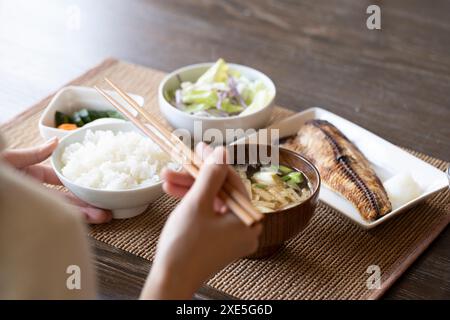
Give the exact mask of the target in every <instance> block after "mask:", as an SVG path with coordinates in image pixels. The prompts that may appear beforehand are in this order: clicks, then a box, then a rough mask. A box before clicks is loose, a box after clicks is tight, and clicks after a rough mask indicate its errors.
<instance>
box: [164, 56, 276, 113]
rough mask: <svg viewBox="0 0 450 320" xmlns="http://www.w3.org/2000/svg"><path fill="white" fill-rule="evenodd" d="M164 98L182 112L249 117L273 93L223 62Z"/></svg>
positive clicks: (260, 83) (266, 102) (217, 63)
mask: <svg viewBox="0 0 450 320" xmlns="http://www.w3.org/2000/svg"><path fill="white" fill-rule="evenodd" d="M164 95H165V97H166V99H168V100H169V101H170V102H171V103H172V104H173V105H174V106H176V107H177V108H179V109H180V110H182V111H185V112H188V113H191V114H197V115H201V116H211V117H227V116H233V115H238V114H240V115H246V114H250V113H253V112H256V111H258V110H260V109H262V108H264V107H266V106H267V105H268V104H269V103H270V101H271V99H272V98H273V92H271V91H270V90H269V89H267V88H266V86H265V85H264V83H263V82H262V81H261V80H250V79H248V78H247V77H245V76H244V75H242V74H241V73H240V72H239V71H237V70H233V69H230V67H229V66H228V65H227V63H226V62H225V61H224V60H223V59H219V60H217V62H216V63H215V64H214V65H213V66H211V67H210V68H209V69H208V70H207V71H206V72H205V73H204V74H202V75H201V76H200V77H199V78H198V79H197V81H195V83H192V82H189V81H184V82H181V83H180V88H179V89H177V90H174V91H171V92H165V93H164Z"/></svg>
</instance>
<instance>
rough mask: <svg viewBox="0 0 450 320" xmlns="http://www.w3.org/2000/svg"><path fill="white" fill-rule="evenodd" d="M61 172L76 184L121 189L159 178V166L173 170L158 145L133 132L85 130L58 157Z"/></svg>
mask: <svg viewBox="0 0 450 320" xmlns="http://www.w3.org/2000/svg"><path fill="white" fill-rule="evenodd" d="M61 162H62V165H63V166H62V169H61V172H62V174H63V175H64V176H65V177H66V178H68V179H69V180H71V181H73V182H75V183H76V184H78V185H81V186H85V187H90V188H96V189H105V190H124V189H131V188H135V187H137V186H141V185H145V184H154V183H157V182H159V181H160V180H161V178H160V172H161V169H162V168H163V167H168V168H171V169H177V168H178V165H177V164H176V163H174V162H172V161H171V160H170V158H169V156H168V155H167V154H166V153H164V152H163V151H162V150H161V149H160V148H159V147H158V145H156V144H155V143H154V142H153V141H151V140H150V139H148V138H146V137H144V136H142V135H140V134H138V133H137V132H118V133H116V134H114V132H112V131H101V130H99V131H91V130H88V131H87V132H86V135H85V137H84V140H83V141H82V142H81V143H78V142H77V143H73V144H70V145H68V146H67V147H66V148H65V149H64V151H63V153H62V156H61Z"/></svg>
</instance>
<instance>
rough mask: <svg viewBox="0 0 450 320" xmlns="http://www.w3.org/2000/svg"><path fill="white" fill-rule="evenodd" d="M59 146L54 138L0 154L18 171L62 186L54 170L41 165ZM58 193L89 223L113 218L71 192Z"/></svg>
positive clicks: (108, 213)
mask: <svg viewBox="0 0 450 320" xmlns="http://www.w3.org/2000/svg"><path fill="white" fill-rule="evenodd" d="M57 146H58V139H56V138H54V139H51V140H49V141H47V142H46V143H44V144H42V145H40V146H37V147H32V148H27V149H10V150H5V151H3V152H2V153H1V154H0V157H1V158H2V159H3V160H4V161H6V162H7V163H9V164H10V165H12V166H13V167H15V168H16V169H18V170H20V171H22V172H24V173H25V174H27V175H29V176H31V177H33V178H35V179H37V180H39V181H40V182H43V183H48V184H53V185H60V184H61V181H59V179H58V176H57V175H56V173H55V172H54V171H53V169H52V168H50V167H49V166H46V165H43V164H42V163H41V162H43V161H44V160H46V159H47V158H48V157H49V156H50V155H51V154H52V152H53V150H55V148H56V147H57ZM58 193H59V194H63V195H64V197H65V198H66V199H67V200H69V202H70V203H71V204H72V205H74V206H75V207H77V209H78V211H79V212H80V213H82V214H83V215H84V216H85V217H86V220H87V222H88V223H104V222H108V221H110V220H111V218H112V215H111V212H110V211H108V210H103V209H99V208H95V207H93V206H91V205H89V204H87V203H86V202H84V201H82V200H80V199H78V198H77V197H76V196H75V195H74V194H73V193H71V192H62V191H58Z"/></svg>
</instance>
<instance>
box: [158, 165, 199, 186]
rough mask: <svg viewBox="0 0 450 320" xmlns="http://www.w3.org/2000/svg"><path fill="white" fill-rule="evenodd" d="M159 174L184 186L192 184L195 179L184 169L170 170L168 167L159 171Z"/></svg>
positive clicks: (168, 180) (166, 179)
mask: <svg viewBox="0 0 450 320" xmlns="http://www.w3.org/2000/svg"><path fill="white" fill-rule="evenodd" d="M161 175H162V177H163V179H164V180H165V181H167V182H169V183H173V184H177V185H179V186H184V187H190V186H192V185H193V184H194V181H195V179H194V178H193V177H192V176H191V175H190V174H189V173H187V172H186V171H172V170H169V169H164V170H163V171H162V172H161Z"/></svg>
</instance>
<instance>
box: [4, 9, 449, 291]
mask: <svg viewBox="0 0 450 320" xmlns="http://www.w3.org/2000/svg"><path fill="white" fill-rule="evenodd" d="M371 4H377V5H379V6H380V7H381V30H369V29H368V28H367V27H366V19H367V17H368V15H367V14H366V8H367V7H368V6H369V5H371ZM108 56H114V57H117V58H120V59H124V60H128V61H131V62H134V63H138V64H143V65H146V66H149V67H152V68H156V69H160V70H163V71H170V70H173V69H175V68H177V67H180V66H183V65H186V64H191V63H195V62H203V61H213V60H216V59H217V58H218V57H223V58H225V59H226V60H228V61H232V62H237V63H241V64H245V65H250V66H252V67H255V68H257V69H259V70H261V71H263V72H265V73H266V74H268V75H269V76H270V77H271V78H272V79H273V80H274V81H275V83H276V86H277V99H278V103H279V104H280V105H283V106H286V107H289V108H291V109H293V110H303V109H305V108H308V107H313V106H324V107H326V108H327V109H328V110H330V111H332V112H335V113H337V114H339V115H341V116H343V117H345V118H347V119H350V120H351V121H354V122H356V123H357V124H359V125H361V126H363V127H365V128H367V129H368V130H370V131H372V132H374V133H376V134H378V135H380V136H382V137H383V138H385V139H387V140H389V141H391V142H393V143H395V144H398V145H401V146H405V147H409V148H412V149H415V150H417V151H421V152H424V153H427V154H429V155H432V156H435V157H438V158H441V159H444V160H450V1H448V0H436V1H433V2H428V1H423V0H398V1H381V0H370V1H369V0H362V1H361V0H359V1H355V0H315V1H300V0H264V1H263V0H259V1H258V0H246V1H238V0H228V1H217V0H202V1H199V0H134V1H121V0H108V1H107V0H103V1H88V0H72V1H58V0H54V1H49V0H48V1H24V0H20V1H17V0H14V1H13V0H10V1H8V0H0V83H1V86H0V122H3V121H6V120H8V119H9V118H11V117H13V116H14V115H16V114H18V113H19V112H21V111H23V110H24V109H25V108H27V106H29V105H31V104H33V103H34V102H36V101H37V100H40V99H41V98H42V97H44V96H46V95H48V94H49V93H50V92H52V91H54V90H56V89H57V88H58V87H59V86H61V84H63V83H66V82H68V81H69V80H70V79H71V78H74V77H75V76H77V75H78V74H80V73H81V72H83V71H85V70H87V69H89V68H90V67H92V66H93V65H94V64H96V63H98V62H100V61H101V60H103V59H104V58H105V57H108ZM92 244H93V246H94V247H95V250H96V253H97V255H96V256H97V267H98V271H99V278H100V295H101V297H102V298H125V299H133V298H136V297H137V296H138V294H139V291H140V288H141V286H142V284H143V282H144V280H145V277H146V275H147V272H148V270H149V268H150V263H149V262H148V261H146V260H144V259H141V258H138V257H136V256H134V255H131V254H129V253H126V252H123V251H121V250H119V249H116V248H113V247H111V246H109V245H105V244H102V243H100V242H97V241H94V240H93V241H92ZM197 298H229V297H227V296H224V295H223V294H221V293H219V292H217V291H215V290H212V289H210V288H207V287H205V288H202V289H201V290H200V291H199V293H198V295H197ZM385 298H387V299H433V298H441V299H442V298H444V299H450V230H449V228H448V227H447V229H446V230H445V231H444V232H443V233H442V234H441V235H440V236H439V237H438V238H437V240H436V241H435V242H434V243H433V244H432V245H431V247H430V248H429V249H428V250H427V251H426V252H425V253H424V254H423V255H422V256H421V257H420V258H419V259H418V260H417V261H416V262H415V263H414V265H413V266H412V267H411V268H410V269H409V270H408V271H407V272H406V273H405V274H404V275H403V276H402V277H401V278H400V279H399V280H398V281H397V282H396V283H395V284H394V286H393V287H392V289H391V290H390V291H389V292H388V293H387V294H386V295H385Z"/></svg>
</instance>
